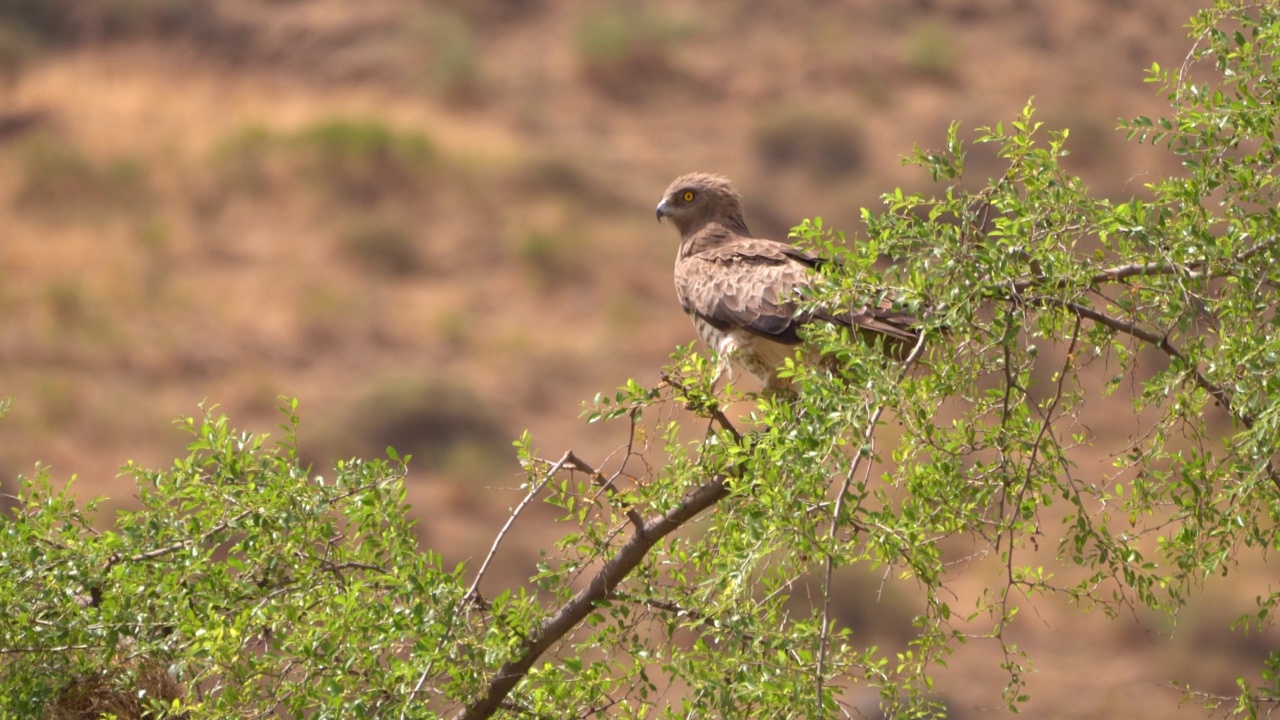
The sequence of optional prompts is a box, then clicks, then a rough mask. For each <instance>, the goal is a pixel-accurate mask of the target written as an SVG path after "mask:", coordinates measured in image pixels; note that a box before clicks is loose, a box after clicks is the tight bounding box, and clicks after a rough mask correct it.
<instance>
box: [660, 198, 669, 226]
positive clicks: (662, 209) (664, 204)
mask: <svg viewBox="0 0 1280 720" xmlns="http://www.w3.org/2000/svg"><path fill="white" fill-rule="evenodd" d="M666 216H667V201H666V200H663V201H662V202H660V203H658V222H662V218H664V217H666Z"/></svg>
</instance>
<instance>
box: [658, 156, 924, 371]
mask: <svg viewBox="0 0 1280 720" xmlns="http://www.w3.org/2000/svg"><path fill="white" fill-rule="evenodd" d="M664 218H665V219H669V220H671V222H672V223H673V224H674V225H675V226H676V229H678V230H679V231H680V250H679V252H678V253H677V255H676V271H675V280H676V295H677V296H678V297H679V298H680V305H681V306H682V307H684V311H685V312H686V313H688V315H689V317H690V319H692V320H693V325H694V328H696V329H697V331H698V336H699V337H700V338H701V339H702V341H703V342H705V343H706V344H707V345H708V346H709V347H711V349H712V350H713V351H715V352H716V353H717V355H718V356H719V357H720V373H723V372H725V371H726V370H728V369H729V364H728V363H729V362H731V361H732V362H735V363H737V364H738V365H741V366H742V367H743V368H744V369H746V370H747V371H748V372H750V373H751V374H752V375H754V376H756V377H757V378H759V380H760V382H762V383H764V386H765V389H766V390H769V391H776V390H785V389H791V383H790V381H789V380H787V379H783V378H779V377H778V368H779V366H780V365H782V363H783V361H785V360H786V359H787V358H788V357H791V356H792V355H793V354H794V352H795V348H796V346H797V345H799V344H800V343H801V342H802V341H801V339H800V336H799V334H798V332H797V331H798V330H799V328H800V327H802V326H803V325H805V324H806V323H809V322H812V321H814V320H822V321H826V322H830V323H836V324H839V325H843V326H845V327H849V328H851V329H853V330H856V331H857V332H858V334H859V335H860V336H862V337H863V338H864V339H867V340H868V341H874V339H875V338H880V339H881V341H882V343H883V344H882V347H883V348H884V349H885V352H886V353H887V354H889V355H890V356H891V357H902V356H904V355H905V354H906V353H907V352H909V351H910V349H911V348H912V347H913V346H914V345H915V344H916V342H917V340H918V338H919V335H918V334H917V332H916V330H915V329H914V328H915V326H916V323H917V321H916V318H915V317H914V316H912V315H909V314H907V313H903V312H898V311H894V310H892V309H891V308H889V307H888V306H887V305H885V306H880V307H870V306H864V307H860V308H841V309H839V310H836V309H828V308H819V309H817V310H814V311H811V312H804V313H801V312H798V308H797V306H796V304H795V302H794V301H793V298H794V297H795V296H796V295H797V293H799V292H803V290H804V289H805V288H808V287H810V286H812V285H813V284H814V283H815V282H817V281H818V275H817V274H816V273H815V272H814V268H815V267H816V266H817V265H818V264H819V263H820V262H821V260H820V259H819V258H817V257H815V256H813V255H810V254H809V253H806V252H804V251H803V250H800V249H799V248H796V247H793V246H791V245H789V244H787V243H783V242H777V241H775V240H762V239H759V238H753V237H751V231H750V230H748V229H747V223H746V221H745V220H744V219H743V215H742V199H741V197H740V196H739V195H738V192H737V191H736V190H734V189H733V186H732V185H731V184H730V183H729V181H728V180H727V179H725V178H724V177H721V176H719V175H708V174H705V173H690V174H688V175H682V176H680V177H678V178H676V179H675V181H674V182H672V183H671V185H670V186H669V187H668V188H667V191H666V193H665V194H664V195H663V197H662V202H660V203H658V220H659V221H661V220H663V219H664Z"/></svg>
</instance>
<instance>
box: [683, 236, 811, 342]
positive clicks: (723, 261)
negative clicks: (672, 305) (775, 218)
mask: <svg viewBox="0 0 1280 720" xmlns="http://www.w3.org/2000/svg"><path fill="white" fill-rule="evenodd" d="M816 263H817V258H815V257H813V256H812V255H809V254H808V253H805V252H803V251H801V250H799V249H797V248H794V247H792V246H790V245H787V244H786V243H780V242H776V241H773V240H757V239H748V238H743V239H740V240H736V241H734V242H730V243H725V244H722V245H718V246H716V247H713V248H709V249H706V250H703V251H702V252H699V253H696V254H694V255H690V256H688V257H685V258H682V259H681V261H680V262H679V263H677V264H676V276H675V280H676V293H677V295H678V296H679V298H680V304H681V305H682V306H683V307H684V310H685V312H687V313H689V314H690V315H692V316H695V318H701V319H702V320H705V321H706V322H707V323H709V324H711V325H712V326H714V327H716V328H718V329H720V330H733V329H742V330H747V331H749V332H751V333H753V334H755V335H759V336H761V337H765V338H768V339H770V340H773V341H775V342H780V343H785V344H787V345H796V344H799V342H800V337H799V335H797V334H796V331H797V329H798V328H799V327H800V326H801V325H802V324H803V322H804V320H805V319H806V318H803V317H802V318H797V317H796V306H795V303H794V302H792V301H791V298H792V297H793V295H794V293H795V291H796V290H797V289H803V288H805V287H808V286H809V285H810V284H812V282H813V280H814V277H813V275H812V274H811V268H812V267H813V266H814V265H815V264H816Z"/></svg>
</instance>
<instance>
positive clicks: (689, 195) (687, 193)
mask: <svg viewBox="0 0 1280 720" xmlns="http://www.w3.org/2000/svg"><path fill="white" fill-rule="evenodd" d="M680 197H681V198H683V199H684V201H685V202H693V198H694V195H693V191H692V190H685V191H684V194H683V195H681V196H680Z"/></svg>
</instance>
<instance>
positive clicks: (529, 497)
mask: <svg viewBox="0 0 1280 720" xmlns="http://www.w3.org/2000/svg"><path fill="white" fill-rule="evenodd" d="M572 456H573V453H572V452H566V453H565V454H564V457H562V458H560V460H558V461H557V462H556V463H555V464H554V465H552V466H551V469H550V470H548V471H547V474H546V475H544V476H543V478H542V479H541V480H539V481H538V482H536V483H534V484H533V487H531V488H529V492H528V493H526V494H525V496H524V499H523V500H521V501H520V504H519V505H517V506H516V509H515V510H512V511H511V516H510V517H508V518H507V522H506V523H504V524H503V526H502V529H501V530H499V531H498V536H497V537H495V538H494V539H493V546H492V547H490V548H489V554H488V555H487V556H486V557H485V559H484V562H483V563H481V564H480V570H479V571H478V572H477V573H476V579H475V581H474V582H472V583H471V587H469V588H467V594H466V595H463V596H462V599H463V601H464V603H465V601H467V600H470V599H472V598H474V597H476V589H477V588H479V587H480V580H481V578H483V577H484V573H485V571H486V570H488V569H489V563H490V562H492V561H493V556H494V555H497V554H498V546H499V545H501V544H502V539H503V538H504V537H506V536H507V531H509V530H510V529H511V526H512V525H514V524H515V522H516V518H517V517H519V516H520V513H521V512H523V511H524V509H525V508H526V507H528V505H529V503H531V502H533V499H534V498H535V497H537V495H538V493H540V492H542V488H543V487H545V486H546V484H547V483H548V482H550V481H551V478H553V477H555V475H556V473H558V472H560V468H562V467H564V464H565V463H566V462H568V461H569V458H570V457H572Z"/></svg>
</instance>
